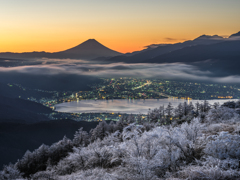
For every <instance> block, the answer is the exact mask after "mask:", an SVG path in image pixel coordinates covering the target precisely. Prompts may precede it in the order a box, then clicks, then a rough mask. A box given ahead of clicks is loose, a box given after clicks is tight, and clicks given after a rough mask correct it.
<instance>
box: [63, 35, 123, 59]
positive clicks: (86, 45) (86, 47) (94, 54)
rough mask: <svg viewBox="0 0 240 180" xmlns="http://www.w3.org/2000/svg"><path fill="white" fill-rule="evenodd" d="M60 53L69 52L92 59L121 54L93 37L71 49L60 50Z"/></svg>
mask: <svg viewBox="0 0 240 180" xmlns="http://www.w3.org/2000/svg"><path fill="white" fill-rule="evenodd" d="M61 53H64V54H71V56H73V57H77V58H83V59H94V58H98V57H112V56H117V55H121V53H119V52H116V51H113V50H111V49H109V48H107V47H106V46H104V45H102V44H101V43H99V42H98V41H97V40H95V39H88V40H86V41H84V42H83V43H81V44H79V45H77V46H75V47H73V48H71V49H68V50H65V51H62V52H61Z"/></svg>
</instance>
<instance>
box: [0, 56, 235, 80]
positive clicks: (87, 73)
mask: <svg viewBox="0 0 240 180" xmlns="http://www.w3.org/2000/svg"><path fill="white" fill-rule="evenodd" d="M0 74H2V75H5V76H7V75H9V74H18V75H19V76H21V75H25V76H26V75H35V76H41V75H42V76H63V75H66V76H68V75H71V76H73V75H74V76H81V77H92V78H101V77H104V78H112V77H138V78H162V79H173V80H191V81H208V82H216V83H240V76H226V77H218V76H216V75H215V74H213V73H212V72H210V71H202V70H200V69H198V68H197V67H196V66H193V65H186V64H181V63H171V64H145V63H144V64H124V63H112V64H89V63H85V62H82V61H81V62H77V61H60V62H59V61H57V62H56V61H54V63H50V64H47V63H45V62H44V63H43V64H41V65H31V66H18V67H0Z"/></svg>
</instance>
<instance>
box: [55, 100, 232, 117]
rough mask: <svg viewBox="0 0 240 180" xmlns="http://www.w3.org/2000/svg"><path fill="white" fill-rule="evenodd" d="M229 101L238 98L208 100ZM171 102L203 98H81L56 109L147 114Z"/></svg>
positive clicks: (59, 105) (70, 111)
mask: <svg viewBox="0 0 240 180" xmlns="http://www.w3.org/2000/svg"><path fill="white" fill-rule="evenodd" d="M227 101H236V99H233V100H230V99H225V100H222V99H221V100H219V99H216V100H208V102H209V103H210V104H214V103H215V102H219V103H220V104H222V103H224V102H227ZM169 102H171V103H172V105H173V107H176V106H177V105H178V104H179V103H184V102H187V103H190V102H192V103H193V104H194V105H195V103H197V102H203V100H183V99H172V98H169V99H146V100H143V99H136V100H133V99H131V100H129V99H113V100H81V101H79V102H77V101H72V102H65V103H61V104H57V105H55V108H56V109H55V110H56V111H59V112H68V113H118V112H119V113H127V114H131V113H132V114H139V113H140V114H147V113H148V111H149V109H155V108H159V106H162V105H164V106H165V107H166V106H167V105H168V103H169Z"/></svg>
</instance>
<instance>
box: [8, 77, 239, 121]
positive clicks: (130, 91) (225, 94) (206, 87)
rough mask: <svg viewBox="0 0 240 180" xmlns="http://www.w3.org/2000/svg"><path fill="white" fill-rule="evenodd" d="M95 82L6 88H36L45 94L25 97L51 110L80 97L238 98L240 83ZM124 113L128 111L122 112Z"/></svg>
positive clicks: (92, 116) (81, 116) (94, 116)
mask: <svg viewBox="0 0 240 180" xmlns="http://www.w3.org/2000/svg"><path fill="white" fill-rule="evenodd" d="M101 80H102V81H101V82H100V83H98V84H94V85H93V86H91V89H92V90H91V91H64V92H58V91H45V90H41V89H34V90H30V89H28V88H25V87H22V86H21V85H19V84H18V85H16V84H13V85H12V84H8V86H9V87H14V86H15V87H16V86H17V87H18V88H20V90H21V92H25V91H38V92H42V93H44V95H42V96H40V97H34V96H29V97H28V96H26V95H25V96H24V97H21V95H20V96H19V98H24V99H28V100H31V101H35V102H38V103H41V104H43V105H45V106H47V107H50V108H52V109H53V110H54V105H56V104H59V103H63V102H71V101H81V100H99V99H101V100H111V99H130V100H131V99H163V98H176V99H187V100H191V99H195V100H205V99H206V100H210V99H239V98H240V86H237V85H230V84H211V83H199V82H198V83H195V82H183V81H171V80H162V79H138V78H102V79H101ZM122 115H124V114H119V113H60V112H54V113H52V114H51V115H50V118H51V119H74V120H77V121H86V120H88V121H102V120H109V119H112V120H116V121H117V120H118V119H119V118H120V117H121V116H122ZM125 116H127V114H125ZM134 116H135V117H137V115H134Z"/></svg>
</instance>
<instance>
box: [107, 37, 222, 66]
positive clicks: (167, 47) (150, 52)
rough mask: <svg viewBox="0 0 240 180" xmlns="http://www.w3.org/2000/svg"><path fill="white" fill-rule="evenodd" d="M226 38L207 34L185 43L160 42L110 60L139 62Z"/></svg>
mask: <svg viewBox="0 0 240 180" xmlns="http://www.w3.org/2000/svg"><path fill="white" fill-rule="evenodd" d="M224 41H225V39H224V38H223V37H221V36H217V35H214V36H207V35H202V36H200V37H198V38H196V39H194V40H192V41H185V42H183V43H176V44H159V45H155V46H158V47H156V48H148V49H145V50H142V52H138V53H137V54H135V53H133V55H132V56H130V55H128V56H116V57H113V58H110V59H109V60H108V61H111V62H112V61H113V62H116V61H121V62H127V63H139V62H142V61H146V60H148V59H151V58H155V57H157V56H160V55H163V54H166V53H170V52H173V51H175V50H179V49H182V48H185V47H191V46H197V45H209V44H216V43H220V42H224Z"/></svg>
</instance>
